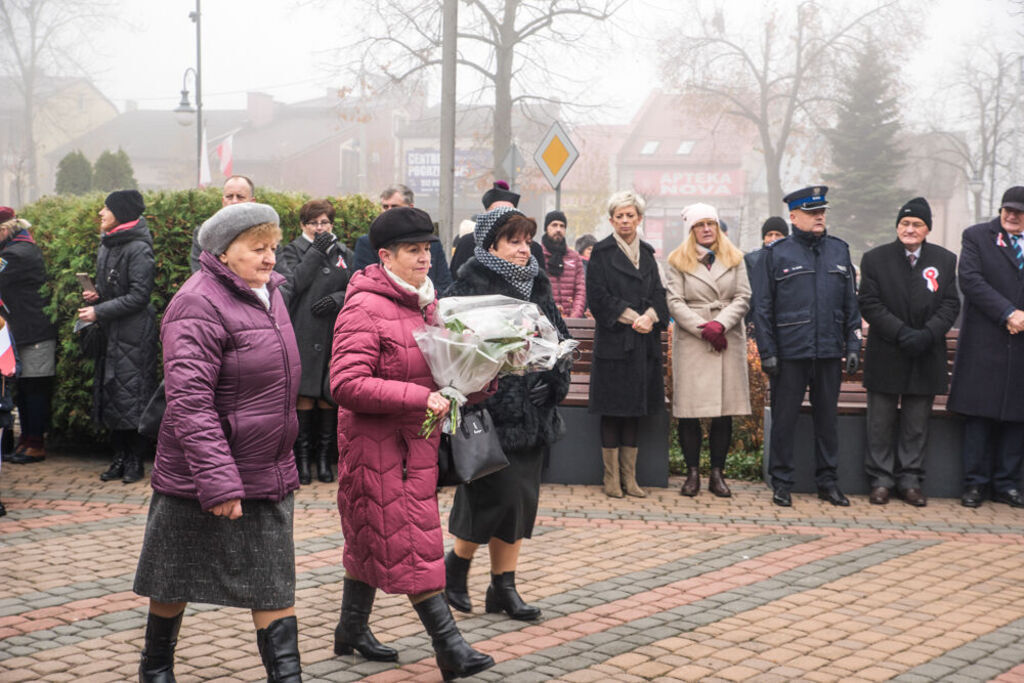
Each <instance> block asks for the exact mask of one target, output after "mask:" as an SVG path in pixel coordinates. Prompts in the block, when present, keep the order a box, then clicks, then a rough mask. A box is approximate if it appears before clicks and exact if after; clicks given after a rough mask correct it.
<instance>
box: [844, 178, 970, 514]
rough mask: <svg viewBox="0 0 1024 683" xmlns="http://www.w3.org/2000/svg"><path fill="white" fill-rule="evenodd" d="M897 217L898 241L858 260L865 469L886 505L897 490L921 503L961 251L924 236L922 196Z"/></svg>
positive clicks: (927, 216) (927, 226) (926, 221)
mask: <svg viewBox="0 0 1024 683" xmlns="http://www.w3.org/2000/svg"><path fill="white" fill-rule="evenodd" d="M896 221H897V223H896V240H895V241H893V242H890V243H889V244H883V245H882V246H879V247H875V248H874V249H872V250H870V251H868V252H867V253H866V254H864V258H863V259H862V260H861V266H860V294H859V295H858V297H857V301H858V303H859V304H860V313H861V315H862V316H864V319H865V320H866V321H868V323H869V324H870V325H871V330H870V334H868V341H867V350H866V352H865V355H864V386H865V387H866V388H867V390H868V412H867V428H868V452H867V457H866V458H865V462H864V469H865V470H866V471H867V474H868V479H869V480H870V482H871V496H870V498H869V500H870V501H871V502H872V503H873V504H875V505H885V504H886V503H888V502H889V495H890V493H891V491H892V490H893V488H896V491H897V493H898V494H899V495H900V497H902V498H903V500H905V501H906V502H907V503H909V504H910V505H914V506H917V507H924V506H925V505H926V504H927V499H926V498H925V496H924V493H923V492H922V490H921V485H922V481H923V479H924V446H925V442H926V441H927V440H928V417H929V415H930V414H931V410H932V401H933V400H934V398H935V394H942V393H945V392H946V390H947V388H948V387H949V377H948V372H947V370H946V332H948V331H949V328H951V327H952V326H953V323H954V322H956V316H957V314H958V313H959V312H960V296H959V293H958V291H957V287H956V255H955V254H953V252H951V251H949V250H947V249H943V248H942V247H940V246H938V245H934V244H929V243H928V242H927V241H926V238H927V237H928V234H929V233H930V232H931V229H932V211H931V207H930V206H929V205H928V202H927V200H925V199H924V197H916V198H914V199H911V200H910V201H909V202H907V203H906V204H904V205H903V207H902V208H900V211H899V213H898V214H897V215H896ZM897 425H898V431H899V438H898V439H897V443H896V444H894V443H893V438H892V437H893V434H894V433H896V431H897ZM897 464H898V466H899V469H898V471H897V467H896V466H897ZM897 477H898V482H897ZM897 483H898V484H899V485H898V486H897Z"/></svg>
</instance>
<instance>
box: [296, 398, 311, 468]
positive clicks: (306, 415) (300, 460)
mask: <svg viewBox="0 0 1024 683" xmlns="http://www.w3.org/2000/svg"><path fill="white" fill-rule="evenodd" d="M313 413H314V411H312V410H296V411H295V415H296V416H298V418H299V435H298V436H297V437H295V467H296V468H297V469H298V470H299V483H300V484H302V485H303V486H305V485H306V484H308V483H309V482H311V481H313V478H312V477H311V476H310V474H309V459H310V457H311V456H312V455H313Z"/></svg>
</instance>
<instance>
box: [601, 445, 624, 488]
mask: <svg viewBox="0 0 1024 683" xmlns="http://www.w3.org/2000/svg"><path fill="white" fill-rule="evenodd" d="M601 458H602V459H603V460H604V495H606V496H609V497H611V498H622V485H621V484H620V483H619V449H618V448H602V449H601Z"/></svg>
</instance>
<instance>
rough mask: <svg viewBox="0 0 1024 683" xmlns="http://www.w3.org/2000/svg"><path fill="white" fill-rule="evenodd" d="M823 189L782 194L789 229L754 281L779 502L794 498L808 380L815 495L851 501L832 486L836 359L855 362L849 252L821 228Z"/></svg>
mask: <svg viewBox="0 0 1024 683" xmlns="http://www.w3.org/2000/svg"><path fill="white" fill-rule="evenodd" d="M827 192H828V188H827V187H825V186H823V185H818V186H814V187H805V188H803V189H801V190H797V191H796V192H792V193H790V194H788V195H786V196H785V197H784V198H783V201H784V202H786V204H788V205H789V221H790V223H792V225H793V228H794V229H793V232H792V234H791V235H790V236H789V237H786V238H785V239H781V240H778V241H776V242H774V243H772V244H771V245H770V246H769V247H768V248H767V249H766V250H765V252H764V257H763V259H762V262H761V267H760V268H758V269H756V273H755V280H756V282H755V285H754V287H753V290H754V330H755V333H756V335H757V347H758V351H759V352H760V354H761V367H762V369H763V370H764V371H765V373H766V374H767V375H768V376H769V378H770V380H771V408H772V429H771V436H770V438H771V442H770V443H771V451H770V458H771V462H770V474H771V485H772V489H773V491H774V493H773V495H772V502H774V503H775V504H776V505H782V506H785V507H788V506H790V505H792V504H793V503H792V499H791V497H790V490H791V489H792V488H793V433H794V431H795V428H796V421H797V417H798V415H799V412H800V404H801V403H802V401H803V397H804V391H805V390H806V389H807V387H808V386H810V395H811V409H812V415H813V418H814V455H815V461H816V467H815V482H816V483H817V486H818V497H819V498H821V499H822V500H827V501H828V502H830V503H832V504H833V505H843V506H845V505H849V504H850V501H849V500H847V498H846V496H844V495H843V492H842V491H840V490H839V487H838V485H837V484H836V465H837V463H838V448H839V443H838V441H839V438H838V434H837V430H836V412H837V411H836V408H837V404H838V402H839V384H840V381H841V377H842V370H843V360H842V359H843V358H844V357H845V358H846V372H847V373H848V374H850V375H853V374H855V373H856V372H857V368H858V367H859V366H860V360H859V353H860V313H859V311H858V310H857V291H856V284H855V282H854V270H853V265H852V264H851V262H850V250H849V248H848V247H847V245H846V242H844V241H842V240H841V239H838V238H836V237H833V236H831V235H828V234H826V232H825V209H826V208H827V207H828V202H827V201H825V194H826V193H827Z"/></svg>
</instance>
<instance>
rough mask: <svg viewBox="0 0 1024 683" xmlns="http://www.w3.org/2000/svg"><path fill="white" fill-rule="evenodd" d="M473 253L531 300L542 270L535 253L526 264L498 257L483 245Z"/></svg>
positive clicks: (477, 258)
mask: <svg viewBox="0 0 1024 683" xmlns="http://www.w3.org/2000/svg"><path fill="white" fill-rule="evenodd" d="M473 255H474V256H476V260H477V261H479V262H480V263H481V265H483V266H484V267H486V268H489V269H491V270H493V271H494V272H495V273H497V274H498V275H500V276H502V277H503V278H505V281H506V282H508V283H509V284H510V285H512V287H513V288H514V289H515V290H516V291H517V292H519V293H520V294H522V295H523V298H524V299H526V300H527V301H529V299H530V294H532V293H533V280H534V278H536V277H537V274H538V273H539V272H540V264H538V263H537V259H536V258H534V256H533V254H530V260H529V261H528V262H527V263H526V265H525V266H517V265H516V264H514V263H512V262H511V261H506V260H505V259H503V258H498V257H497V256H495V255H494V254H492V253H491V252H489V251H485V250H484V249H483V248H482V247H476V248H474V249H473Z"/></svg>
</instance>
